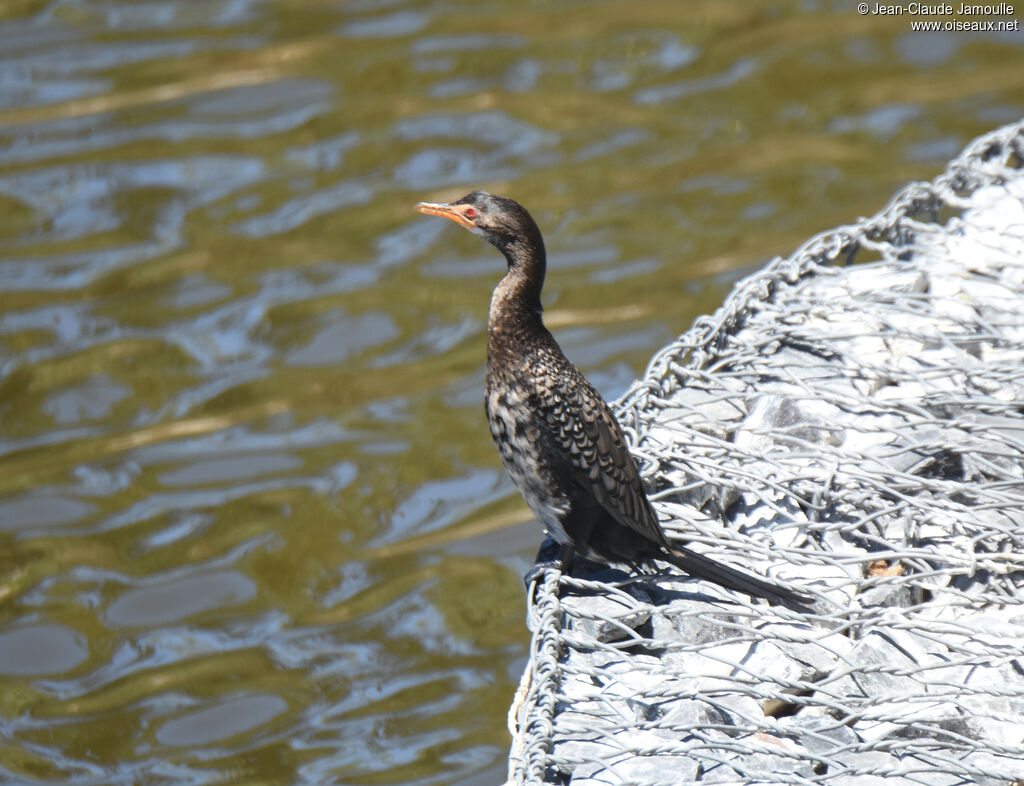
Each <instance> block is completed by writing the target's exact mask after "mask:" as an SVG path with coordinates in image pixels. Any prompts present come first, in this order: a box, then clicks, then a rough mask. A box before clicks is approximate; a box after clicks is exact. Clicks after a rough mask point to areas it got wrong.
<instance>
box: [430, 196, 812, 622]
mask: <svg viewBox="0 0 1024 786" xmlns="http://www.w3.org/2000/svg"><path fill="white" fill-rule="evenodd" d="M417 207H418V209H420V210H421V212H425V213H431V214H435V215H443V216H445V217H447V218H451V219H452V220H454V221H456V222H457V223H459V224H461V225H463V226H464V227H466V228H467V229H470V230H471V231H473V232H475V233H476V234H479V235H481V236H482V237H484V238H485V239H486V240H487V241H488V242H490V243H491V244H492V245H494V246H495V247H497V248H498V249H499V250H500V251H501V252H502V253H503V254H504V255H505V258H506V260H507V262H508V271H507V272H506V274H505V276H504V278H502V280H501V282H500V283H499V284H498V286H497V287H496V288H495V290H494V294H493V296H492V297H491V305H490V311H489V314H488V325H487V382H486V397H485V404H486V411H487V420H488V423H489V425H490V429H491V435H492V436H493V438H494V442H495V445H496V446H497V448H498V452H499V454H500V455H501V459H502V462H503V463H504V465H505V468H506V469H507V470H508V473H509V475H510V476H511V477H512V481H513V482H514V483H515V485H516V487H517V488H518V489H519V492H520V493H521V494H522V495H523V498H524V499H525V500H526V503H527V505H529V507H530V509H531V510H532V511H533V513H534V515H535V516H536V517H537V519H538V520H539V521H540V522H541V524H542V525H543V526H544V528H545V529H546V530H547V531H548V532H549V533H550V534H551V536H552V537H553V538H554V539H555V540H556V541H558V542H559V543H560V544H562V546H563V547H566V548H568V549H571V550H572V552H575V553H578V554H580V555H581V556H583V557H586V558H588V559H591V560H597V561H600V562H605V563H610V564H625V565H627V566H629V567H632V568H639V567H641V566H643V565H645V564H647V563H649V562H650V561H651V560H654V559H661V560H664V561H666V562H670V563H672V564H674V565H676V566H677V567H680V568H681V569H683V570H684V571H686V572H687V573H689V574H691V575H694V576H699V577H703V578H707V579H709V580H711V581H714V582H716V583H718V584H721V585H722V586H724V587H727V588H730V589H734V590H738V591H740V592H745V593H747V594H750V595H754V596H758V597H764V598H768V599H770V600H782V601H786V602H801V601H804V600H806V598H805V597H804V596H802V595H800V594H799V593H797V592H793V591H791V590H789V589H786V588H784V587H781V586H779V585H777V584H775V583H774V582H769V581H767V580H764V579H761V578H758V577H756V576H753V575H751V574H748V573H745V572H743V571H740V570H737V569H734V568H730V567H728V566H726V565H723V564H721V563H718V562H715V561H714V560H711V559H709V558H707V557H704V556H703V555H701V554H699V553H697V552H694V551H691V550H689V549H686V548H685V547H681V546H678V545H675V544H672V545H669V543H668V541H667V540H666V538H665V534H664V532H663V531H662V529H661V526H660V524H659V523H658V517H657V514H656V513H655V511H654V509H653V507H652V506H651V503H650V501H649V500H648V499H647V494H646V493H645V491H644V488H643V484H642V482H641V479H640V473H639V470H638V468H637V463H636V460H635V459H634V458H633V455H632V454H631V453H630V452H629V448H628V446H627V444H626V440H625V436H624V434H623V432H622V428H621V426H620V425H619V423H618V421H617V420H616V419H615V416H614V415H613V414H612V411H611V409H610V408H609V407H608V404H607V403H606V402H605V401H604V399H603V398H602V397H601V394H600V393H598V392H597V390H596V389H595V388H594V387H593V385H591V384H590V382H589V381H588V380H587V379H586V377H584V376H583V375H582V374H581V373H580V372H579V371H578V370H577V369H576V367H575V366H574V365H573V364H572V363H571V362H569V360H568V359H567V358H566V357H565V355H564V354H563V353H562V350H561V348H560V347H559V346H558V343H557V342H556V341H555V339H554V337H553V336H552V335H551V333H550V332H548V330H547V328H546V327H545V326H544V323H543V319H542V317H541V312H542V307H541V301H540V294H541V289H542V288H543V286H544V274H545V268H546V256H545V252H544V241H543V239H542V238H541V234H540V230H539V229H538V228H537V225H536V223H534V221H533V219H532V217H531V216H530V214H529V213H527V212H526V210H525V209H524V208H523V207H522V206H521V205H519V204H518V203H516V202H513V201H512V200H511V199H506V198H504V197H497V196H492V195H490V194H487V193H485V192H482V191H474V192H473V193H471V194H468V195H467V196H465V197H463V198H462V199H460V200H458V201H457V202H452V203H450V204H445V205H439V204H428V203H421V204H420V205H419V206H417ZM563 553H565V552H563ZM569 553H571V552H569Z"/></svg>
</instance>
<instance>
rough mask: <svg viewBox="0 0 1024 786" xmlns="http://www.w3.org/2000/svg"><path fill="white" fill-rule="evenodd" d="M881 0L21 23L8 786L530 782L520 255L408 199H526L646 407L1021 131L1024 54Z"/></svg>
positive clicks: (2, 27) (4, 116)
mask: <svg viewBox="0 0 1024 786" xmlns="http://www.w3.org/2000/svg"><path fill="white" fill-rule="evenodd" d="M848 5H849V4H847V3H831V2H817V3H815V2H800V3H798V2H789V3H786V2H783V3H775V2H773V3H769V2H753V1H751V2H746V3H734V4H724V3H717V2H716V3H706V2H690V3H686V4H682V3H678V2H667V1H666V2H646V3H611V2H608V3H595V2H585V3H584V2H563V3H549V2H543V1H542V0H535V1H534V2H529V3H525V4H524V3H520V2H511V1H509V2H489V3H488V2H472V3H470V2H462V1H461V0H452V1H451V2H448V3H445V4H437V3H427V2H399V1H396V2H384V3H382V2H368V1H367V2H350V3H335V4H325V3H314V2H300V3H296V2H285V0H265V1H263V2H258V1H257V0H219V1H218V0H211V1H210V2H203V3H191V2H185V0H178V1H177V2H174V1H168V2H161V1H159V0H154V1H153V2H132V3H120V2H113V0H110V1H108V2H101V1H97V2H85V1H84V0H67V1H65V2H49V3H43V2H33V1H32V0H26V2H21V3H15V4H8V5H6V6H4V7H3V8H2V9H0V780H3V781H4V782H10V783H47V782H62V783H75V784H134V783H199V784H207V783H266V784H274V783H281V784H292V783H343V782H344V783H349V782H352V783H417V784H442V783H463V784H471V783H472V784H476V783H481V784H482V783H492V784H493V783H498V782H501V780H502V779H503V778H504V761H505V756H506V753H507V746H508V733H507V731H506V729H505V713H506V709H507V706H508V704H509V702H510V700H511V698H512V694H513V691H514V688H515V685H516V682H517V680H518V677H519V673H520V671H521V668H522V665H523V662H524V659H525V658H526V655H527V644H528V637H527V634H526V630H525V624H524V620H523V611H524V602H525V601H524V596H523V589H522V584H521V579H520V576H521V574H522V573H523V572H524V571H525V570H526V568H527V566H528V564H529V562H530V560H531V559H532V556H533V553H534V551H535V549H536V546H537V544H538V543H539V534H538V532H537V531H536V528H535V525H534V524H533V523H532V522H530V521H529V516H528V514H527V512H526V510H525V508H524V506H523V504H522V503H521V502H520V501H519V499H518V498H517V497H516V495H515V494H514V492H513V491H512V490H511V488H510V486H509V484H508V482H507V481H506V479H505V478H504V476H503V474H502V472H501V471H500V466H499V463H498V460H497V456H496V454H495V452H494V450H493V448H492V446H491V444H490V438H489V436H488V434H487V430H486V426H485V423H484V420H483V415H482V405H481V387H482V379H483V352H484V330H485V318H486V314H485V311H486V306H487V301H488V298H489V295H490V290H491V288H492V287H493V285H494V284H495V282H496V280H497V278H498V277H499V276H500V273H501V269H502V261H501V259H500V257H498V256H497V255H496V254H495V253H494V251H493V250H492V249H490V248H489V247H488V246H486V245H485V244H482V243H480V242H479V240H478V239H476V238H474V237H472V236H470V235H469V234H468V233H464V232H460V231H459V230H458V229H457V228H456V227H454V226H453V225H451V224H450V223H448V222H444V221H441V220H439V219H430V218H425V217H422V216H419V215H418V214H416V213H414V212H413V211H412V205H413V204H414V203H415V202H417V201H419V200H421V199H431V200H434V199H443V198H450V197H455V196H460V195H461V194H463V193H465V192H466V191H469V190H470V189H471V188H475V187H485V188H488V189H489V190H492V191H495V192H498V193H506V194H508V195H510V196H513V197H515V198H517V199H519V200H520V201H521V202H523V203H525V204H526V205H528V206H529V207H530V208H531V209H532V210H533V212H534V214H535V216H536V218H537V219H538V221H539V222H540V224H541V226H542V227H543V228H544V230H545V234H546V238H547V241H548V246H549V249H550V252H551V268H550V272H549V277H548V286H547V290H546V302H547V305H548V312H547V315H548V321H549V324H550V325H551V326H552V328H553V329H554V331H555V332H556V334H557V336H558V337H559V338H560V340H561V341H562V343H563V346H564V347H565V349H566V351H567V353H568V354H569V355H570V357H572V358H573V359H575V360H576V361H577V362H578V364H579V365H580V366H581V367H582V368H583V369H584V370H585V371H586V372H587V373H588V374H589V375H590V376H591V378H592V379H593V380H594V382H595V384H597V385H598V387H599V388H601V389H602V390H603V391H604V392H605V393H606V394H607V395H608V396H609V397H614V396H616V395H618V394H620V393H621V392H623V391H624V390H625V389H626V387H628V385H629V383H630V382H631V380H632V379H634V378H635V377H636V376H637V375H638V374H639V373H641V372H642V370H643V367H644V364H645V362H646V360H647V358H648V357H649V356H650V355H651V354H652V353H653V352H654V351H655V350H656V349H657V348H658V347H659V346H661V345H662V344H664V343H666V342H667V341H668V340H670V339H671V338H672V337H673V336H674V335H676V334H677V333H679V332H682V331H683V330H684V329H685V328H686V327H687V326H688V325H689V323H690V322H691V321H692V319H693V317H694V316H695V315H697V314H700V313H705V312H709V311H712V310H713V309H714V308H715V307H716V306H717V304H718V303H719V302H720V301H721V299H722V297H723V295H724V294H725V292H727V290H728V287H729V286H730V284H731V282H732V281H733V280H734V279H735V278H736V277H738V276H739V275H741V274H742V273H743V272H745V271H748V270H750V269H753V268H754V267H756V266H758V265H760V264H762V263H763V262H764V261H765V260H767V259H768V258H770V257H772V256H773V255H775V254H785V253H788V252H789V251H790V250H792V249H793V248H794V247H795V246H796V245H798V244H799V243H800V242H801V241H802V240H803V239H805V238H806V237H807V236H809V235H811V234H813V233H814V232H817V231H820V230H823V229H827V228H829V227H831V226H833V225H835V224H837V223H844V222H849V221H852V220H854V219H856V218H857V217H858V216H859V215H866V214H870V213H872V212H874V211H875V210H877V209H879V208H880V207H882V206H883V205H884V203H885V201H886V200H887V199H888V197H889V196H890V194H891V193H892V192H893V191H894V190H895V189H896V188H898V187H899V186H900V185H902V184H903V183H905V182H906V181H909V180H915V179H927V178H931V177H933V176H934V175H935V174H937V173H938V172H939V171H941V169H942V168H943V166H944V162H945V160H946V159H947V158H948V157H949V156H951V155H953V154H955V153H956V152H957V151H958V150H959V148H960V147H961V146H962V145H963V144H964V143H966V142H967V141H968V140H969V139H971V138H972V137H974V136H975V135H977V134H980V133H982V132H984V131H986V130H989V129H990V128H992V127H995V126H997V125H999V124H1001V123H1003V122H1007V121H1009V120H1012V119H1016V118H1018V117H1019V116H1021V115H1022V114H1024V80H1021V79H1020V73H1021V68H1022V66H1024V51H1022V45H1024V38H1022V35H1024V34H1021V33H1016V34H1014V33H995V34H967V33H938V34H928V35H924V34H919V33H911V32H910V30H909V24H908V22H907V20H906V19H896V18H891V17H890V18H881V17H872V16H863V17H862V16H858V15H856V14H855V13H853V11H852V10H851V9H850V8H848V7H847V6H848Z"/></svg>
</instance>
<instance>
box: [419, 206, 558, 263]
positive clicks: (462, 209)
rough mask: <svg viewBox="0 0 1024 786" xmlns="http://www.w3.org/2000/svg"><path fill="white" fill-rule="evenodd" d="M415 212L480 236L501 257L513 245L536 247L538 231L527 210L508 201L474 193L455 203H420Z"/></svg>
mask: <svg viewBox="0 0 1024 786" xmlns="http://www.w3.org/2000/svg"><path fill="white" fill-rule="evenodd" d="M416 209H417V210H418V211H419V212H421V213H427V214H428V215H432V216H444V217H445V218H449V219H451V220H452V221H454V222H455V223H456V224H458V225H459V226H462V227H465V228H466V229H468V230H469V231H470V232H473V233H474V234H477V235H479V236H480V237H482V238H484V239H485V240H487V242H489V243H490V244H491V245H493V246H495V247H496V248H498V249H499V250H500V251H502V252H503V253H505V252H506V250H507V249H508V248H509V247H510V246H513V245H516V244H522V245H528V246H534V247H536V246H537V245H538V244H540V247H541V248H543V245H542V241H541V240H540V230H539V229H538V228H537V224H536V223H535V222H534V220H533V217H532V216H530V214H529V213H528V212H526V208H525V207H523V206H522V205H520V204H519V203H518V202H516V201H514V200H512V199H508V198H507V197H500V196H494V195H492V194H488V193H487V192H486V191H473V192H471V193H469V194H466V196H464V197H462V199H459V200H456V201H455V202H420V203H419V204H418V205H416Z"/></svg>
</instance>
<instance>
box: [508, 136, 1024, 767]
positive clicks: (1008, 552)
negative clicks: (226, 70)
mask: <svg viewBox="0 0 1024 786" xmlns="http://www.w3.org/2000/svg"><path fill="white" fill-rule="evenodd" d="M1022 169H1024V122H1021V123H1017V124H1014V125H1011V126H1007V127H1005V128H1002V129H1000V130H998V131H996V132H993V133H991V134H989V135H987V136H984V137H982V138H980V139H978V140H976V141H975V142H973V143H972V144H971V145H970V146H969V147H968V148H967V149H966V150H965V151H964V152H963V153H962V154H961V155H960V156H959V157H958V158H957V159H956V160H954V161H953V162H952V163H951V164H950V165H949V167H948V169H947V170H946V172H945V173H944V174H943V175H941V176H940V177H938V178H937V179H936V180H934V181H933V182H931V183H925V184H914V185H912V186H910V187H908V188H906V189H905V190H903V191H902V192H901V193H900V194H898V195H897V197H896V198H895V199H894V200H893V202H892V203H891V204H890V205H889V206H888V207H887V208H886V209H885V210H883V211H882V212H881V213H879V214H878V215H876V216H874V217H873V218H870V219H864V220H861V221H860V222H858V223H856V224H854V225H852V226H847V227H842V228H839V229H837V230H835V231H832V232H828V233H825V234H822V235H820V236H818V237H815V238H813V239H812V240H810V241H809V242H808V243H806V244H805V245H804V246H803V247H802V248H800V249H799V250H797V251H796V252H795V253H794V254H793V255H792V256H790V257H789V258H788V259H777V260H775V261H774V262H772V263H771V264H769V265H768V266H767V267H766V268H765V269H764V270H763V271H762V272H760V273H758V274H756V275H754V276H752V277H750V278H747V279H746V280H744V281H742V282H741V283H740V284H739V285H738V286H737V287H736V289H735V290H734V291H733V292H732V294H731V295H730V296H729V298H728V299H727V300H726V302H725V304H724V306H723V307H722V308H721V309H720V310H719V311H718V312H717V313H716V314H715V315H714V316H711V317H705V318H701V319H699V320H698V321H697V322H696V323H695V325H694V326H693V328H692V329H691V330H690V331H689V332H687V333H686V334H685V335H683V336H682V337H681V338H680V339H679V340H677V341H676V342H674V343H673V344H671V345H669V346H668V347H666V348H665V349H663V350H662V351H661V352H659V353H658V355H657V356H656V357H655V358H654V359H653V360H652V362H651V364H650V366H649V367H648V370H647V373H646V375H645V377H644V379H642V380H641V381H639V382H638V383H637V384H636V385H634V387H633V388H632V389H631V390H630V392H629V393H628V394H627V395H626V396H625V397H624V399H623V400H622V401H621V402H620V405H619V416H620V419H621V420H622V423H623V426H624V427H625V428H626V431H627V433H628V435H629V436H630V438H631V440H632V444H633V447H634V451H635V454H636V455H637V457H638V458H639V459H640V461H641V464H642V468H643V472H644V476H645V480H646V482H647V483H648V488H649V491H650V495H651V498H652V500H653V501H654V502H655V506H656V507H657V509H658V512H659V515H660V516H661V518H662V521H663V523H664V525H665V528H666V530H667V531H668V532H669V533H670V534H672V535H673V536H676V537H678V538H680V539H684V540H686V541H687V542H688V543H690V544H691V545H693V546H694V547H695V548H700V549H702V550H703V551H705V552H706V553H707V554H709V555H710V556H713V557H714V558H716V559H719V560H722V561H731V562H733V563H734V564H738V565H741V566H744V567H746V568H749V569H751V570H754V571H756V572H760V573H763V574H766V575H769V576H773V577H778V578H781V579H785V580H786V581H789V582H791V583H792V584H794V585H796V586H798V587H800V588H801V589H804V590H807V591H808V592H809V593H811V594H812V595H813V596H814V597H815V602H814V603H813V604H812V607H811V608H808V609H805V610H799V609H788V608H785V607H779V606H770V605H767V604H765V603H763V602H759V601H750V600H749V599H748V598H747V597H746V596H742V595H737V594H735V593H729V592H727V591H725V590H721V589H719V588H718V587H716V586H715V585H712V584H708V583H707V582H703V581H700V580H697V579H692V578H689V577H686V576H680V575H677V574H673V573H672V572H670V571H668V570H667V571H666V572H665V573H661V574H658V575H655V576H650V575H641V576H630V575H627V574H625V573H622V572H617V571H615V570H612V569H603V570H600V571H598V572H594V573H592V574H586V573H583V574H581V573H580V572H579V571H576V575H575V577H568V576H565V575H561V574H560V573H559V572H558V571H557V570H554V569H548V570H546V571H545V572H544V573H542V574H541V576H540V578H539V580H538V582H537V583H536V584H535V586H534V588H533V590H534V591H533V592H532V593H530V601H529V611H528V621H529V625H530V628H531V630H532V631H533V641H532V650H531V657H530V661H529V663H528V665H527V668H526V671H525V673H524V675H523V680H522V683H521V685H520V690H519V692H518V693H517V695H516V700H515V702H514V704H513V706H512V709H511V710H510V712H509V724H510V729H511V731H512V733H513V746H512V752H511V756H510V766H509V781H510V783H516V784H519V783H530V784H533V783H560V784H565V783H572V784H576V785H580V784H626V783H629V784H680V783H745V784H753V783H758V784H760V783H784V784H870V783H879V784H881V783H883V782H884V783H886V784H904V783H906V784H909V783H915V784H928V785H929V786H945V785H946V784H979V783H981V784H986V783H991V784H996V783H999V784H1009V783H1014V782H1017V781H1020V782H1022V783H1024V595H1022V592H1021V589H1022V585H1024V171H1022ZM597 570H598V569H597V568H596V567H595V571H597Z"/></svg>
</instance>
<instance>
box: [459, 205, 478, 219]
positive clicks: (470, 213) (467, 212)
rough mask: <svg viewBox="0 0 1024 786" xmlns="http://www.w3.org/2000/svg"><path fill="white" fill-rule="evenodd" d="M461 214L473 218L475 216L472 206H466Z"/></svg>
mask: <svg viewBox="0 0 1024 786" xmlns="http://www.w3.org/2000/svg"><path fill="white" fill-rule="evenodd" d="M462 215H464V216H465V217H466V218H475V217H476V211H475V210H474V209H473V208H471V207H467V208H466V210H465V212H464V213H463V214H462Z"/></svg>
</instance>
